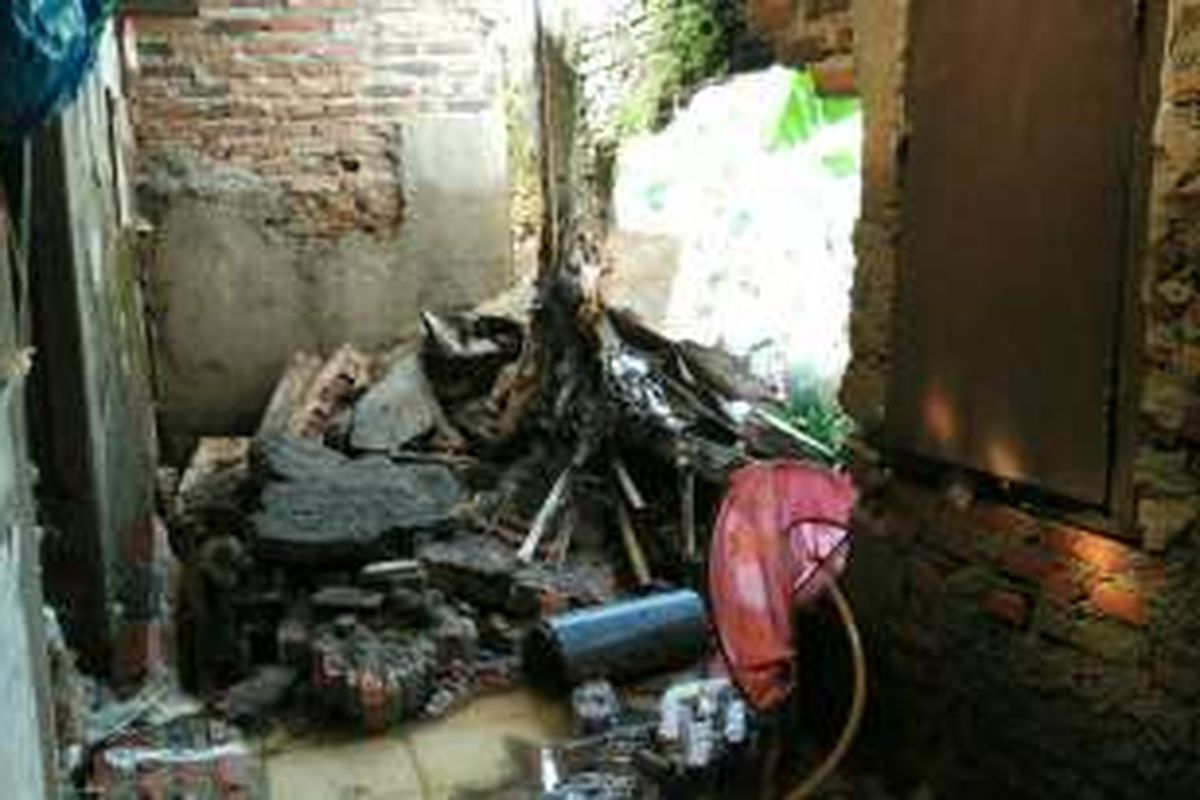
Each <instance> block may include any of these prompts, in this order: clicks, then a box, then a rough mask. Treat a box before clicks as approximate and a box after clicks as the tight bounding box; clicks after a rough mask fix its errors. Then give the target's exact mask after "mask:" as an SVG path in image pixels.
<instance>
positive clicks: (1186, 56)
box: [842, 0, 1200, 550]
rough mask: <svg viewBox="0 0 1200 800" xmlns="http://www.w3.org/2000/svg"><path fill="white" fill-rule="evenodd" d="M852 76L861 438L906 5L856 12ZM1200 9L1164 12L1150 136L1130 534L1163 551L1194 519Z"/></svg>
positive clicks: (1198, 491) (896, 129) (878, 410)
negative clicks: (857, 127) (858, 164)
mask: <svg viewBox="0 0 1200 800" xmlns="http://www.w3.org/2000/svg"><path fill="white" fill-rule="evenodd" d="M854 13H855V18H856V19H855V26H856V28H857V30H858V37H859V46H858V52H857V54H856V61H857V75H858V83H859V87H860V89H861V91H862V95H863V102H864V107H865V119H866V144H865V152H864V176H863V177H864V194H863V214H862V218H861V220H860V223H859V226H858V230H857V233H856V240H857V241H856V245H857V252H858V259H859V264H858V267H857V272H856V280H855V288H854V312H853V315H852V319H851V340H852V347H853V359H852V361H851V364H850V367H849V370H848V372H847V375H846V379H845V382H844V385H843V390H842V400H843V403H844V405H845V406H846V407H847V409H848V410H849V411H850V413H851V414H852V415H853V416H854V417H855V418H856V419H857V420H858V421H859V422H860V423H861V424H862V425H863V427H864V428H865V429H866V430H868V431H871V430H874V429H878V428H879V427H880V425H881V424H882V421H883V418H884V406H885V395H886V384H887V375H888V365H889V350H890V335H891V325H890V323H891V313H892V297H893V291H894V286H895V276H896V269H897V258H898V242H899V226H900V205H901V202H902V197H901V193H900V187H899V153H900V151H901V149H902V147H901V145H902V142H903V139H904V136H905V129H906V125H907V122H906V120H905V117H904V110H903V96H902V95H903V80H904V65H905V48H906V46H907V42H906V41H905V36H904V34H905V30H906V19H907V1H906V0H890V1H889V2H886V3H869V2H858V3H856V4H855V7H854ZM1198 19H1200V5H1198V4H1196V3H1195V2H1194V1H1193V0H1176V1H1175V2H1172V3H1171V4H1170V17H1169V23H1168V27H1169V31H1168V34H1167V42H1168V44H1167V51H1168V52H1167V54H1166V58H1165V60H1164V65H1163V71H1162V98H1161V105H1160V107H1159V109H1158V114H1157V123H1156V125H1155V129H1154V133H1153V147H1152V153H1153V165H1152V171H1153V174H1152V182H1151V188H1150V194H1149V208H1148V218H1149V230H1148V237H1147V242H1146V248H1145V252H1146V259H1145V263H1144V265H1143V267H1142V278H1143V286H1142V292H1141V294H1142V316H1143V319H1144V328H1145V347H1144V353H1143V357H1142V359H1141V361H1142V364H1141V375H1140V377H1139V385H1140V390H1139V392H1140V394H1139V396H1140V398H1141V403H1140V409H1141V413H1140V415H1139V419H1138V423H1137V453H1136V457H1135V459H1134V469H1133V473H1134V474H1133V481H1134V492H1135V497H1136V520H1137V527H1138V530H1137V533H1138V534H1139V535H1140V536H1141V537H1142V538H1143V540H1144V541H1145V542H1146V544H1147V545H1148V546H1150V547H1152V548H1153V549H1156V550H1161V549H1163V548H1164V547H1166V545H1167V543H1168V541H1169V540H1170V539H1172V538H1173V537H1175V536H1177V535H1179V534H1181V533H1183V532H1185V531H1187V530H1189V529H1190V528H1191V527H1192V526H1193V524H1194V523H1195V521H1196V520H1197V519H1198V518H1200V474H1198V472H1197V469H1196V465H1197V464H1198V463H1200V359H1197V357H1196V353H1197V352H1200V351H1197V350H1196V347H1197V342H1200V328H1197V326H1196V323H1195V320H1196V319H1200V295H1198V294H1197V292H1196V289H1197V285H1198V283H1197V282H1198V281H1200V272H1197V271H1196V270H1195V269H1193V263H1192V262H1194V261H1195V259H1196V258H1197V256H1200V236H1198V235H1197V223H1196V221H1195V214H1194V213H1193V211H1192V209H1194V194H1195V189H1194V186H1193V185H1192V183H1193V180H1192V177H1191V176H1192V175H1194V174H1195V171H1196V168H1197V166H1198V165H1200V125H1197V124H1195V121H1194V120H1195V114H1194V109H1195V107H1196V98H1197V97H1198V96H1200V95H1198V94H1197V88H1196V87H1197V85H1198V81H1197V75H1200V69H1198V68H1197V66H1196V64H1197V62H1200V58H1197V57H1196V53H1197V52H1200V37H1198V36H1197V34H1196V33H1195V32H1194V31H1195V29H1196V27H1197V21H1198Z"/></svg>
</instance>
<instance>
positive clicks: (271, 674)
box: [219, 664, 299, 725]
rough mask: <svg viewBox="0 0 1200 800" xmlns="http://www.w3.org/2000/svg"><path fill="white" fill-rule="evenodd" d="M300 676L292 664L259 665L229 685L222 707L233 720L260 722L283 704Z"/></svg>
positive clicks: (225, 713)
mask: <svg viewBox="0 0 1200 800" xmlns="http://www.w3.org/2000/svg"><path fill="white" fill-rule="evenodd" d="M298 678H299V673H298V672H297V670H296V669H295V668H293V667H285V666H279V665H275V664H270V665H267V666H263V667H259V668H258V669H257V670H255V671H254V673H253V674H251V675H250V677H248V678H246V679H245V680H243V681H241V682H240V683H236V684H234V685H233V686H231V687H229V689H228V690H227V691H226V692H225V696H224V698H222V700H221V702H220V703H219V707H220V709H221V711H222V713H223V714H224V716H225V717H226V718H227V719H229V720H231V721H233V722H237V723H242V724H247V725H258V724H261V723H263V722H265V721H266V720H267V718H268V717H269V716H270V715H271V714H272V713H273V712H274V711H276V710H277V709H278V708H279V707H280V706H281V705H283V703H284V701H285V700H287V698H288V695H289V694H290V693H291V691H292V687H293V686H295V685H296V683H297V680H298Z"/></svg>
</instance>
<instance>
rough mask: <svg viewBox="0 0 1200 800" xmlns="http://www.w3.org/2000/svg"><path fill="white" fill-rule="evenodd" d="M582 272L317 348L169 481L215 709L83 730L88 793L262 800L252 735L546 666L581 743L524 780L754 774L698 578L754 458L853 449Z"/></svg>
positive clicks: (190, 649) (582, 789)
mask: <svg viewBox="0 0 1200 800" xmlns="http://www.w3.org/2000/svg"><path fill="white" fill-rule="evenodd" d="M578 285H579V284H578V282H577V280H575V278H574V277H566V278H559V279H558V280H557V282H551V283H550V284H549V285H547V286H544V287H542V291H541V294H540V302H539V303H538V304H537V306H536V307H535V309H534V311H533V313H532V317H531V319H530V320H525V319H519V318H508V317H503V316H494V315H484V314H480V313H464V314H455V315H435V314H425V315H424V317H423V322H424V324H423V336H422V337H421V339H420V341H419V342H417V343H414V344H413V345H411V346H407V347H403V348H400V349H398V350H396V351H394V352H391V353H388V354H384V355H379V356H370V355H367V354H363V353H360V352H358V351H356V350H355V349H353V348H352V347H349V346H346V347H343V348H341V349H340V350H338V351H337V352H336V353H334V354H333V355H332V356H331V357H329V358H327V359H320V358H316V357H313V356H310V355H306V354H298V355H297V356H296V357H295V358H294V359H293V360H292V362H291V363H290V364H289V366H288V368H287V370H286V371H285V373H284V374H283V376H282V377H281V378H280V380H279V382H278V385H277V387H276V389H275V392H274V394H273V396H272V398H271V400H270V403H269V405H268V407H267V409H266V410H265V412H264V414H263V417H262V421H261V424H260V426H259V429H258V431H257V432H256V434H255V435H254V436H252V437H245V438H224V439H219V438H215V439H206V440H202V441H201V442H200V443H199V444H198V446H197V448H196V450H195V454H194V456H193V458H192V460H191V463H190V464H189V466H188V467H187V469H186V470H184V471H183V473H182V475H179V476H177V477H176V476H173V475H171V474H165V475H164V476H163V481H162V482H163V484H164V487H165V490H164V491H165V497H166V503H165V508H166V514H167V518H168V519H167V522H168V527H169V530H170V533H171V538H172V545H173V548H172V549H173V550H174V552H175V554H176V555H177V556H178V557H179V559H180V561H181V562H182V566H181V568H180V570H179V572H180V579H179V581H178V585H179V590H178V592H177V597H176V603H177V612H176V615H175V639H176V641H177V652H176V656H177V660H178V670H179V676H180V679H181V682H182V685H183V688H184V689H185V690H187V691H188V692H190V693H192V694H193V695H194V696H196V697H198V698H201V699H202V700H203V701H204V703H205V706H204V712H205V713H204V714H202V715H200V716H189V715H186V714H178V715H169V717H168V719H167V720H166V721H164V720H161V719H160V720H158V721H157V722H154V720H153V719H152V718H153V716H154V715H153V714H145V713H136V714H135V715H134V717H133V718H132V719H131V721H130V722H129V723H128V724H123V725H121V726H120V729H119V730H118V731H114V732H113V733H112V735H108V736H104V737H100V738H99V739H94V740H92V741H90V742H87V743H85V744H86V745H87V749H88V751H89V752H90V754H91V761H89V762H88V763H89V764H90V768H87V769H84V770H81V775H83V776H84V780H85V781H86V782H87V784H88V785H89V786H92V787H96V786H106V787H113V786H118V785H120V786H124V787H125V788H126V789H129V787H132V786H134V785H136V786H139V787H141V788H140V789H138V791H139V792H140V793H139V794H138V795H137V796H147V797H159V796H161V797H167V796H175V795H172V794H171V793H170V789H169V788H163V787H170V786H174V785H177V784H178V785H190V784H187V781H189V780H192V781H197V780H202V779H203V780H208V781H209V783H208V784H205V785H206V786H207V787H208V789H207V791H211V792H213V793H214V796H236V797H258V796H262V794H261V792H262V791H263V789H262V785H261V775H260V774H259V773H258V772H257V771H256V770H255V767H254V764H253V763H252V761H251V760H249V759H247V758H245V757H244V756H245V751H244V750H243V749H242V747H243V746H242V745H241V744H240V741H241V740H240V739H238V738H237V734H236V730H238V729H242V730H252V731H254V730H257V731H264V730H269V729H271V728H272V727H277V726H279V725H283V726H285V727H288V728H290V729H293V730H304V729H311V728H331V729H337V730H345V731H356V732H360V733H362V734H377V733H381V732H384V731H387V730H391V729H395V728H396V727H397V726H401V725H404V724H405V723H408V722H411V721H414V720H419V719H428V718H436V717H439V716H441V715H444V714H447V713H448V712H450V711H452V710H454V709H456V708H458V707H460V706H462V705H463V704H465V703H468V702H469V701H470V700H472V699H473V698H475V697H476V696H478V695H480V694H481V693H484V692H488V691H494V690H500V689H506V688H512V687H514V686H517V685H521V684H525V683H533V684H536V685H539V686H544V687H547V688H551V689H558V690H560V691H563V690H571V692H572V693H571V694H570V697H571V705H572V709H573V717H574V719H575V724H576V729H577V734H578V736H577V738H575V739H573V740H571V741H568V742H563V743H562V744H561V745H558V746H554V747H550V748H546V749H544V750H543V751H542V753H541V755H540V763H539V768H538V770H537V774H536V775H535V776H533V777H532V778H531V784H530V785H529V786H523V787H518V788H515V789H513V790H512V791H513V792H515V794H512V795H511V796H523V797H546V798H564V799H565V798H584V797H587V798H592V797H596V798H601V797H603V798H626V797H627V798H633V797H656V796H664V797H700V796H724V795H725V794H728V793H730V792H731V791H733V788H732V787H747V786H754V787H757V786H759V785H760V783H759V780H760V777H761V776H760V775H758V774H756V773H757V772H760V771H761V770H762V768H763V767H762V764H763V763H764V757H765V755H766V751H767V750H768V749H769V748H765V747H764V744H763V741H764V740H763V737H762V736H761V735H760V731H759V729H758V726H757V725H756V722H755V718H754V714H753V711H752V709H750V708H749V707H748V706H747V704H746V702H745V701H744V700H743V698H742V695H741V694H740V692H739V691H738V690H737V689H735V687H734V683H733V682H731V680H730V677H729V676H728V674H727V673H726V670H725V669H724V667H723V665H722V660H721V658H720V657H719V655H718V651H717V648H716V647H715V646H714V643H713V637H712V635H711V628H710V624H709V621H708V618H707V609H706V602H705V599H704V598H703V597H702V593H703V592H704V591H705V583H706V582H705V577H704V570H705V558H706V553H707V549H708V546H709V536H710V531H711V529H712V524H713V521H714V519H715V515H716V510H717V507H718V504H719V502H720V500H721V497H722V495H723V494H724V491H725V488H726V484H727V481H728V479H729V477H730V475H731V474H732V473H733V471H734V470H736V469H738V468H739V467H741V466H744V465H746V464H749V463H751V462H753V461H758V460H763V459H779V458H805V459H815V460H817V461H824V462H827V463H828V462H832V461H836V460H837V458H838V455H839V454H838V452H837V450H836V443H828V442H822V441H820V440H818V439H816V438H814V437H812V436H810V435H809V434H807V433H806V432H804V431H803V430H800V429H799V428H798V427H796V425H795V424H793V423H792V422H790V421H789V420H788V418H787V416H786V413H785V412H784V411H783V410H782V407H780V406H779V405H778V404H777V403H776V398H775V397H774V396H773V395H772V393H771V391H770V390H769V389H768V388H766V387H765V386H763V385H761V384H760V383H759V382H758V381H756V380H755V379H754V378H753V377H751V376H750V374H749V373H748V372H747V371H745V370H744V369H743V367H742V364H741V363H740V362H738V361H737V360H736V359H734V358H732V357H730V356H728V355H727V354H725V353H723V352H721V351H719V350H716V349H713V348H707V347H703V346H700V345H696V344H694V343H690V342H678V341H674V340H671V339H667V338H665V337H663V336H661V335H659V334H658V333H656V332H654V331H653V330H651V329H650V328H648V327H646V326H644V325H643V324H642V323H640V322H639V321H638V320H637V319H636V318H634V317H633V316H631V315H630V314H628V313H625V312H621V311H618V310H614V309H609V308H605V307H604V306H603V305H602V304H601V303H599V302H598V301H597V300H595V299H593V298H591V297H590V296H589V295H588V293H587V292H582V293H581V292H579V291H578ZM698 592H699V593H698ZM647 680H648V681H649V683H646V681H647ZM155 708H157V704H154V703H152V704H150V705H149V706H147V709H155ZM189 725H190V726H192V727H187V726H189ZM171 726H174V727H171ZM180 726H183V727H182V728H181V727H180ZM213 726H216V727H213ZM179 730H186V732H185V733H179V732H178V731H179ZM172 731H175V732H172ZM130 737H133V738H132V739H130ZM162 737H167V739H168V740H169V741H170V742H171V745H170V747H169V748H166V749H164V746H163V744H162V741H163V740H162ZM118 767H119V768H118ZM197 775H200V776H206V777H203V778H198V777H196V776H197ZM147 787H149V788H147ZM187 796H191V795H187ZM204 796H209V795H204ZM748 796H753V793H751V795H748Z"/></svg>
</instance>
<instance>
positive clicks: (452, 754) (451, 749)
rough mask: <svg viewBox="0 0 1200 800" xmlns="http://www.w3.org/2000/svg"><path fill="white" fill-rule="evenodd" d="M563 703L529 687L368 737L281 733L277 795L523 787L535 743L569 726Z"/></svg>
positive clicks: (280, 799)
mask: <svg viewBox="0 0 1200 800" xmlns="http://www.w3.org/2000/svg"><path fill="white" fill-rule="evenodd" d="M569 723H570V719H569V714H568V711H567V708H566V706H565V705H564V704H560V703H555V702H553V701H551V700H547V699H545V698H542V697H540V696H539V695H537V694H535V693H533V692H529V691H515V692H509V693H505V694H499V695H491V696H486V697H481V698H478V699H476V700H475V701H474V702H473V703H471V704H470V705H468V706H466V707H464V708H462V709H460V710H459V711H458V712H456V713H454V714H452V715H450V716H447V717H445V718H443V719H439V720H434V721H430V722H424V723H418V724H413V725H409V726H403V727H401V728H399V729H397V730H396V731H395V732H393V733H390V734H386V735H382V736H377V737H373V738H354V739H346V738H338V739H333V738H317V737H309V738H303V739H287V740H284V741H282V742H273V743H272V744H271V745H270V748H269V751H268V753H267V756H266V763H267V774H268V780H269V782H270V788H271V795H270V796H271V797H272V798H276V799H277V800H445V799H449V798H469V797H496V796H497V795H500V794H503V793H504V792H505V790H513V789H516V788H517V787H520V786H529V785H531V784H530V780H531V778H532V777H533V776H535V775H536V773H535V772H534V769H535V767H536V764H537V752H538V751H537V748H538V746H539V745H541V744H546V743H549V742H551V741H554V740H556V739H561V738H562V737H563V736H565V735H567V734H568V733H569Z"/></svg>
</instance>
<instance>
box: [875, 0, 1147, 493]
mask: <svg viewBox="0 0 1200 800" xmlns="http://www.w3.org/2000/svg"><path fill="white" fill-rule="evenodd" d="M1134 29H1135V21H1134V19H1133V4H1132V3H1130V2H1128V0H1055V1H1054V2H1045V0H1006V2H995V0H915V1H914V2H913V4H912V40H913V47H912V51H911V53H912V62H911V66H910V69H911V72H910V85H909V96H908V103H909V106H908V108H909V114H910V121H911V127H910V139H909V142H908V146H907V154H906V158H905V164H904V166H903V168H902V176H903V181H904V205H903V209H904V233H903V239H902V245H901V266H900V273H899V276H898V284H897V297H896V316H895V320H894V323H895V326H894V342H893V354H894V360H893V361H892V367H891V371H890V385H889V394H888V425H887V428H888V434H889V438H890V440H891V443H892V444H893V446H896V447H899V448H901V449H905V450H909V451H913V452H916V453H918V454H921V455H924V456H928V457H932V458H936V459H939V460H943V461H946V462H950V463H954V464H958V465H962V466H966V467H969V468H973V469H977V470H980V471H983V472H986V473H989V474H992V475H996V476H999V477H1002V478H1005V479H1011V480H1014V481H1017V482H1021V483H1027V484H1032V485H1036V486H1038V487H1041V488H1043V489H1045V490H1048V491H1050V492H1052V493H1054V494H1058V495H1062V496H1065V497H1069V498H1072V499H1075V500H1079V501H1083V502H1087V503H1091V504H1097V505H1103V504H1105V503H1106V501H1107V498H1108V494H1109V474H1110V469H1111V440H1112V433H1111V421H1112V419H1111V418H1112V403H1113V386H1114V359H1115V357H1116V348H1117V336H1118V332H1119V331H1118V329H1119V321H1118V319H1117V317H1118V309H1119V297H1120V289H1121V280H1122V272H1123V269H1124V265H1125V263H1126V260H1127V259H1126V241H1127V236H1126V229H1127V214H1128V208H1127V205H1128V202H1127V197H1128V190H1129V180H1128V178H1129V174H1130V164H1131V155H1132V153H1131V150H1132V136H1133V131H1134V120H1135V113H1136V107H1135V105H1136V104H1135V89H1136V78H1137V46H1136V38H1135V30H1134Z"/></svg>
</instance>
